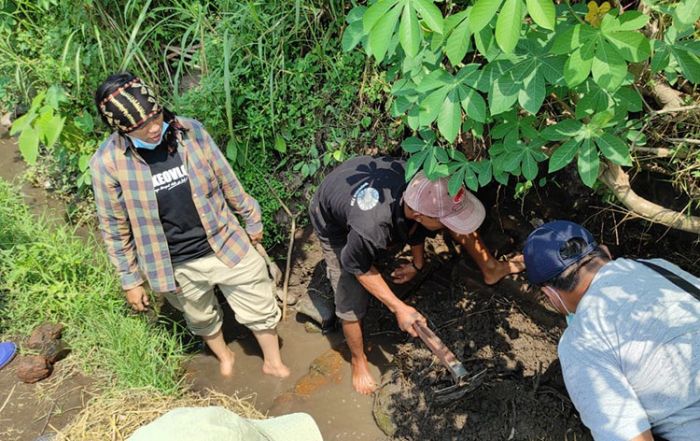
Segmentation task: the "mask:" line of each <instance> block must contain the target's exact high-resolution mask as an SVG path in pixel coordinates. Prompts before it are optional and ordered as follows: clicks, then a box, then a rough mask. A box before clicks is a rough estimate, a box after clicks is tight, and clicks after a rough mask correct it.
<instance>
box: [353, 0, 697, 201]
mask: <svg viewBox="0 0 700 441" xmlns="http://www.w3.org/2000/svg"><path fill="white" fill-rule="evenodd" d="M646 4H647V5H648V6H649V7H650V8H651V10H653V11H655V12H656V13H658V15H654V16H653V17H652V16H650V15H649V14H645V13H643V12H641V11H640V10H634V9H632V8H631V7H630V6H636V4H634V5H626V6H625V7H621V6H620V5H619V4H614V5H612V6H611V4H609V3H608V2H603V3H601V4H598V3H596V2H589V3H588V4H587V5H586V4H582V3H577V4H571V3H569V2H568V1H567V2H563V3H561V4H558V5H555V4H554V2H552V1H551V0H527V1H523V0H475V1H473V2H467V3H466V4H464V3H459V6H458V3H456V2H433V1H429V0H421V1H418V0H377V1H370V2H369V4H368V5H367V6H357V7H355V8H353V9H352V10H351V11H350V12H349V13H348V14H347V16H346V22H347V27H346V29H345V33H344V36H343V48H344V49H345V50H347V51H350V50H353V49H354V48H356V47H358V46H361V47H362V48H363V49H364V51H365V53H366V54H367V56H369V57H372V58H373V59H374V61H375V63H377V64H383V65H384V66H385V68H386V69H387V78H388V79H389V81H390V82H391V84H392V87H391V94H392V96H393V102H392V105H391V115H392V116H394V117H396V118H400V119H401V121H402V122H403V123H404V124H405V125H406V126H407V127H408V128H409V129H410V130H411V131H412V132H413V134H414V136H412V137H410V138H408V139H406V140H405V141H404V142H403V143H402V147H403V149H404V151H405V152H406V153H407V154H408V155H409V156H410V158H409V162H408V164H409V166H408V167H407V172H406V174H407V178H410V177H411V176H412V175H413V174H414V173H415V172H417V171H418V170H420V169H421V168H422V169H424V170H425V172H426V174H427V175H428V176H429V177H431V178H436V177H439V176H449V177H450V190H451V191H453V192H454V191H457V190H458V188H459V186H460V185H461V184H465V185H467V187H469V188H470V189H472V190H476V189H478V188H479V187H481V186H484V185H488V184H489V183H490V182H491V181H492V180H495V181H497V182H499V183H501V184H507V183H508V180H509V176H514V177H515V178H516V180H517V181H521V180H525V182H532V181H534V180H535V179H536V178H537V177H538V176H539V175H540V173H541V169H542V167H541V166H540V164H541V163H545V162H548V163H549V166H548V171H549V172H556V171H557V170H560V169H562V168H563V167H565V166H567V165H568V164H570V163H571V162H574V160H575V163H576V165H577V170H578V173H579V176H580V178H581V180H582V182H583V183H584V184H585V185H587V186H589V187H593V186H594V185H595V184H596V182H597V181H598V180H599V178H600V176H601V173H603V172H604V170H606V169H607V168H608V166H610V167H615V166H626V167H627V166H631V165H632V164H633V151H634V149H635V148H637V147H639V146H641V145H642V144H643V143H644V142H646V137H645V136H643V135H644V133H642V132H644V131H645V130H647V128H648V127H649V118H652V117H654V114H649V115H644V113H642V112H643V111H644V110H648V109H649V104H648V103H646V104H645V102H644V100H643V97H642V94H641V93H640V91H641V90H643V89H644V88H651V87H652V85H653V84H654V82H659V81H661V82H666V81H668V82H669V83H670V84H674V83H675V82H676V79H677V78H678V77H680V76H682V77H683V78H684V79H685V80H687V81H689V82H690V83H691V84H694V83H697V82H698V80H699V76H700V64H698V63H699V62H700V58H698V55H700V53H699V52H698V51H700V46H699V45H698V44H699V42H698V40H697V39H696V31H695V29H694V26H693V23H695V21H696V20H697V19H698V18H699V17H700V7H699V6H697V5H698V3H697V2H694V1H692V0H682V1H680V2H677V3H674V4H669V2H656V1H649V2H646ZM668 17H670V19H669V18H668ZM652 18H653V20H654V23H656V25H655V28H654V29H660V30H659V31H656V32H653V33H652V32H650V31H649V23H650V20H651V19H652ZM669 21H671V22H672V23H669ZM658 74H663V75H666V76H665V77H664V76H661V77H658ZM691 87H692V86H691ZM647 93H648V94H649V95H652V93H651V92H647ZM640 128H641V129H640ZM530 187H531V185H528V186H527V188H530ZM523 188H524V187H523Z"/></svg>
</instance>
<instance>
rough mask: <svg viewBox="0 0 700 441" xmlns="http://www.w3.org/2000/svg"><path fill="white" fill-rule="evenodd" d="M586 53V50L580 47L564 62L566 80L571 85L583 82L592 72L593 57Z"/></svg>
mask: <svg viewBox="0 0 700 441" xmlns="http://www.w3.org/2000/svg"><path fill="white" fill-rule="evenodd" d="M584 54H585V53H584V51H582V50H581V48H578V49H576V50H575V51H573V52H572V53H571V57H569V59H568V60H566V63H565V64H564V80H566V84H568V85H569V87H574V86H578V85H579V84H581V83H583V82H584V81H585V80H586V78H588V75H589V74H590V73H591V67H592V66H593V57H587V56H584Z"/></svg>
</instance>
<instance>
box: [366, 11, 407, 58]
mask: <svg viewBox="0 0 700 441" xmlns="http://www.w3.org/2000/svg"><path fill="white" fill-rule="evenodd" d="M374 6H376V4H375V5H373V6H372V7H374ZM370 9H372V8H370ZM369 12H370V11H369V10H367V13H369ZM399 15H401V7H400V6H396V7H394V8H393V9H391V10H390V11H389V12H387V13H386V14H384V16H383V17H382V18H380V19H379V21H377V24H376V25H375V26H374V27H373V28H372V30H371V31H370V32H369V39H368V40H367V44H368V45H369V50H370V53H371V54H372V55H374V58H375V59H376V60H377V63H379V62H381V61H382V60H383V59H384V55H385V54H386V51H387V49H389V45H390V44H391V37H392V36H393V35H394V28H396V23H397V22H398V21H399ZM365 23H366V22H365ZM365 29H367V26H366V24H365Z"/></svg>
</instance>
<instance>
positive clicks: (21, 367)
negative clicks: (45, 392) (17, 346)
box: [17, 355, 53, 383]
mask: <svg viewBox="0 0 700 441" xmlns="http://www.w3.org/2000/svg"><path fill="white" fill-rule="evenodd" d="M52 370H53V368H52V366H51V363H49V361H48V360H47V359H46V358H44V357H43V356H41V355H23V356H21V357H20V358H19V361H18V363H17V378H19V379H20V380H22V381H23V382H25V383H36V382H37V381H41V380H43V379H44V378H46V377H48V376H49V375H51V371H52Z"/></svg>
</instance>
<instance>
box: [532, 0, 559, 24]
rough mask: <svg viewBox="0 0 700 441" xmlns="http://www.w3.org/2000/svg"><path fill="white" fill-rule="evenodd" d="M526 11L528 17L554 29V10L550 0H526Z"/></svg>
mask: <svg viewBox="0 0 700 441" xmlns="http://www.w3.org/2000/svg"><path fill="white" fill-rule="evenodd" d="M526 4H527V12H528V13H529V14H530V17H532V19H533V20H534V21H535V23H537V24H538V25H540V26H542V27H543V28H545V29H551V30H554V23H555V20H556V18H557V17H556V10H555V9H554V3H553V2H552V0H526Z"/></svg>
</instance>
